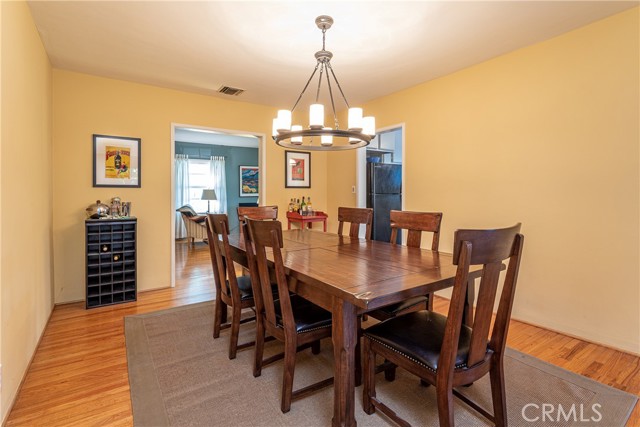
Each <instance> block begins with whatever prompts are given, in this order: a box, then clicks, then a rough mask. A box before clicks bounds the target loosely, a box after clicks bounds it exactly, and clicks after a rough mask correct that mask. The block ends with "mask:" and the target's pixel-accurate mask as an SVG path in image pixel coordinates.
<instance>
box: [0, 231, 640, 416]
mask: <svg viewBox="0 0 640 427" xmlns="http://www.w3.org/2000/svg"><path fill="white" fill-rule="evenodd" d="M213 289H214V287H213V273H212V270H211V263H210V260H209V252H208V248H207V247H206V246H205V245H204V244H202V243H199V244H196V246H195V248H189V245H187V244H186V243H177V244H176V287H175V288H171V289H162V290H158V291H150V292H143V293H139V294H138V301H137V302H133V303H127V304H120V305H114V306H110V307H102V308H95V309H91V310H85V308H84V303H74V304H65V305H60V306H56V307H55V309H54V311H53V313H52V315H51V319H50V321H49V324H48V325H47V328H46V330H45V332H44V335H43V337H42V340H41V342H40V346H39V347H38V350H37V351H36V354H35V356H34V359H33V362H32V364H31V366H30V368H29V370H28V372H27V376H26V378H25V381H24V383H23V385H22V388H21V390H20V392H19V394H18V397H17V399H16V402H15V404H14V406H13V409H12V411H11V413H10V414H9V417H8V419H7V421H6V426H74V425H77V426H87V425H100V426H105V425H109V426H120V425H122V426H130V425H132V424H133V417H132V414H131V401H130V397H129V381H128V374H127V359H126V351H125V340H124V321H123V318H124V316H129V315H132V314H139V313H147V312H151V311H156V310H161V309H164V308H169V307H175V306H180V305H186V304H192V303H196V302H201V301H207V300H212V299H213V298H214V290H213ZM447 305H448V301H447V300H445V299H442V298H436V300H435V304H434V308H435V310H437V311H440V312H444V311H446V309H447ZM223 333H224V332H223ZM508 345H509V346H510V347H512V348H515V349H517V350H520V351H522V352H525V353H528V354H530V355H532V356H535V357H537V358H539V359H542V360H545V361H547V362H550V363H553V364H555V365H557V366H560V367H562V368H565V369H568V370H570V371H573V372H576V373H578V374H581V375H584V376H587V377H589V378H593V379H595V380H597V381H599V382H601V383H604V384H608V385H610V386H613V387H615V388H618V389H620V390H625V391H627V392H629V393H633V394H636V395H640V357H636V356H632V355H630V354H626V353H623V352H620V351H616V350H612V349H610V348H607V347H604V346H599V345H596V344H592V343H587V342H585V341H582V340H579V339H575V338H571V337H567V336H565V335H562V334H559V333H555V332H551V331H548V330H545V329H542V328H538V327H535V326H531V325H528V324H525V323H522V322H518V321H512V323H511V328H510V331H509V339H508ZM627 425H628V426H639V425H640V405H637V406H636V408H635V409H634V412H633V414H632V416H631V418H630V420H629V422H628V423H627Z"/></svg>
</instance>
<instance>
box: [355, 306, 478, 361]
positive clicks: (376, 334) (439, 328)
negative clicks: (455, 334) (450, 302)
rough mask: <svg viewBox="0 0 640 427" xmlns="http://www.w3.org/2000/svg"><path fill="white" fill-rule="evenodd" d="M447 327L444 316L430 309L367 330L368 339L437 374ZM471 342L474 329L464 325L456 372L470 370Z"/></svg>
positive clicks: (365, 334) (399, 317)
mask: <svg viewBox="0 0 640 427" xmlns="http://www.w3.org/2000/svg"><path fill="white" fill-rule="evenodd" d="M446 324H447V318H446V317H445V316H443V315H441V314H438V313H434V312H433V311H427V310H423V311H414V312H412V313H408V314H405V315H403V316H398V317H394V318H393V319H389V320H385V321H384V322H381V323H378V324H377V325H374V326H372V327H370V328H368V329H366V330H365V331H364V336H365V337H367V338H370V339H372V340H374V341H376V342H379V343H380V344H382V345H384V346H386V347H388V348H391V349H393V350H394V351H396V352H397V353H400V354H403V355H407V357H409V358H410V359H412V360H413V361H414V362H418V363H420V364H421V365H422V366H424V367H426V368H429V369H431V370H433V371H435V370H436V369H438V359H439V357H440V350H441V347H442V341H443V340H444V328H445V326H446ZM470 343H471V328H469V327H468V326H466V325H462V329H461V330H460V341H459V344H458V353H457V354H456V363H455V364H456V369H459V368H464V367H466V361H467V355H468V354H469V345H470ZM408 355H411V356H408ZM416 359H417V360H416Z"/></svg>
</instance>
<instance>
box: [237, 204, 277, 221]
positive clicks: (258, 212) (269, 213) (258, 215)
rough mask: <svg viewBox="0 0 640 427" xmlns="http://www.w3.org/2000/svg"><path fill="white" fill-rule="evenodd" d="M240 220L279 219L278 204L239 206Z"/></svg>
mask: <svg viewBox="0 0 640 427" xmlns="http://www.w3.org/2000/svg"><path fill="white" fill-rule="evenodd" d="M237 212H238V221H239V222H242V221H244V218H245V217H249V218H251V219H278V206H275V205H273V206H238V208H237Z"/></svg>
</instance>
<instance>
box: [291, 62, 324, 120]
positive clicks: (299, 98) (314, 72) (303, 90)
mask: <svg viewBox="0 0 640 427" xmlns="http://www.w3.org/2000/svg"><path fill="white" fill-rule="evenodd" d="M319 66H320V63H319V62H318V63H317V64H316V68H314V69H313V73H311V77H309V80H307V84H306V85H304V89H302V92H301V93H300V96H298V99H297V100H296V103H295V104H293V108H292V109H291V112H293V111H294V110H295V109H296V107H297V106H298V103H299V102H300V100H301V99H302V95H304V93H305V91H306V90H307V88H308V87H309V83H311V80H312V79H313V76H315V75H316V71H318V67H319Z"/></svg>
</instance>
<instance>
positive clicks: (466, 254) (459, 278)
mask: <svg viewBox="0 0 640 427" xmlns="http://www.w3.org/2000/svg"><path fill="white" fill-rule="evenodd" d="M523 243H524V237H523V236H522V234H520V224H519V223H518V224H516V225H514V226H513V227H509V228H503V229H497V230H458V231H456V232H455V235H454V252H453V263H454V264H456V265H457V266H458V270H457V274H456V278H455V284H454V287H453V295H452V297H451V304H450V306H449V314H448V318H447V324H446V327H445V340H444V342H443V344H442V350H441V354H440V360H439V362H438V364H439V367H440V366H441V367H442V368H443V372H444V371H447V370H449V369H451V371H452V372H453V368H454V366H455V358H456V352H457V351H458V340H459V339H460V329H461V325H462V316H463V312H464V303H465V296H466V292H467V284H468V280H467V279H468V274H469V266H470V265H482V266H483V270H482V278H481V279H480V285H479V288H478V301H477V304H476V310H475V316H474V319H473V324H472V333H471V343H470V347H469V355H468V359H467V365H468V366H473V365H475V364H476V363H478V362H480V361H481V360H483V359H484V357H485V355H486V353H487V348H489V349H490V350H492V351H493V352H494V353H497V354H502V353H503V352H504V347H505V343H506V338H507V332H508V329H509V319H510V318H511V308H512V306H513V297H514V294H515V288H516V281H517V278H518V269H519V268H520V259H521V255H522V247H523ZM506 260H509V266H508V267H507V272H506V276H505V280H504V286H503V288H502V293H501V295H500V303H499V305H498V312H497V316H496V320H495V323H494V327H493V331H492V334H491V340H490V341H489V339H488V336H489V328H490V325H491V315H492V312H493V307H494V303H495V298H496V293H497V289H498V281H499V277H500V270H501V269H502V263H503V261H506ZM439 369H440V368H439ZM443 375H444V374H443Z"/></svg>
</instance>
